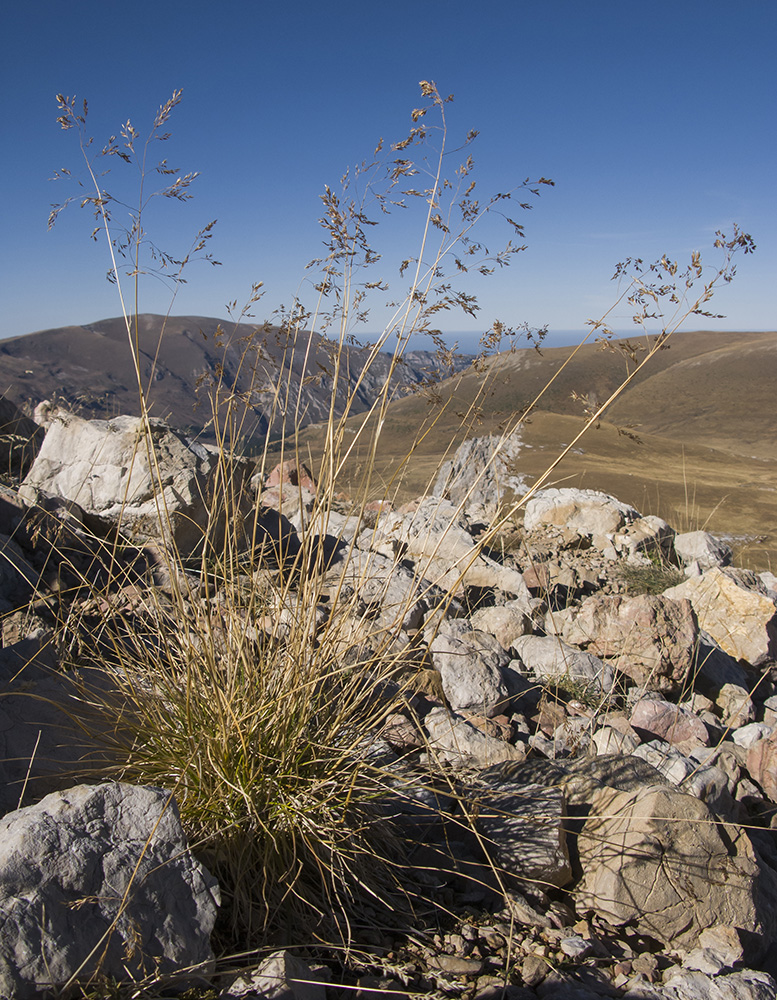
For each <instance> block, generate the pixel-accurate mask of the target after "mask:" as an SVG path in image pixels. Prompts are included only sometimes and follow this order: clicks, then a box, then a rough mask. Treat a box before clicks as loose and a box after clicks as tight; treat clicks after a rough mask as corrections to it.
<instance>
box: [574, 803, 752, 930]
mask: <svg viewBox="0 0 777 1000" xmlns="http://www.w3.org/2000/svg"><path fill="white" fill-rule="evenodd" d="M578 850H579V855H580V862H581V865H582V868H583V872H584V874H583V878H582V881H581V883H580V886H579V889H578V908H581V907H582V908H587V909H591V910H593V911H594V912H596V913H598V914H600V915H601V916H602V917H604V918H605V919H606V920H607V921H609V922H610V923H612V924H615V925H619V924H623V923H627V922H630V921H634V922H635V923H636V925H637V927H638V928H639V930H640V932H641V933H643V934H648V935H650V936H652V937H654V938H657V939H658V940H659V941H663V942H664V943H665V944H671V945H672V946H674V947H681V948H682V947H692V946H694V945H695V943H696V940H697V938H698V935H699V933H700V932H701V931H702V930H704V929H705V928H708V927H712V926H714V925H715V924H720V923H726V924H730V925H731V926H733V927H737V928H739V929H741V930H743V931H746V932H748V933H753V934H757V933H760V932H761V931H762V924H761V915H760V914H759V913H758V911H757V907H756V887H755V883H756V880H757V878H758V867H759V866H758V860H757V857H756V855H755V852H754V850H753V847H752V845H751V844H750V841H749V839H748V837H747V835H746V833H745V830H744V829H742V828H741V827H738V826H735V825H733V824H726V825H725V826H724V825H722V824H719V823H716V822H715V819H714V817H713V815H712V814H711V813H710V812H709V810H708V809H707V807H706V806H705V805H704V804H703V803H702V802H700V801H699V800H698V799H695V798H693V797H692V796H690V795H686V794H684V793H683V792H680V791H678V790H677V789H675V788H671V787H668V786H665V785H661V786H655V785H653V786H647V787H643V788H639V789H637V790H635V791H632V792H617V791H613V790H611V789H602V790H600V791H598V792H597V793H596V794H595V795H594V797H593V802H592V807H591V813H590V816H589V818H588V819H587V820H586V821H585V823H584V824H583V827H582V830H581V832H580V835H579V838H578ZM713 872H714V873H715V877H713V878H711V877H710V874H711V873H713Z"/></svg>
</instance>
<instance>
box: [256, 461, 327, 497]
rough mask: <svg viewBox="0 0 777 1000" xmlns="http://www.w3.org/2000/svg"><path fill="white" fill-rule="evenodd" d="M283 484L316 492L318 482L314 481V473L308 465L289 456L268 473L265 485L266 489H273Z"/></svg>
mask: <svg viewBox="0 0 777 1000" xmlns="http://www.w3.org/2000/svg"><path fill="white" fill-rule="evenodd" d="M281 484H288V485H289V486H294V487H296V488H298V489H299V488H300V487H301V488H302V489H304V490H310V492H311V493H315V492H316V484H315V482H314V481H313V473H312V472H311V471H310V469H308V467H307V466H306V465H303V464H302V463H301V462H298V461H297V460H296V459H295V458H289V459H287V460H286V461H285V462H279V464H278V465H276V466H275V468H274V469H273V470H272V472H271V473H270V474H269V475H268V477H267V479H266V481H265V483H264V485H265V488H266V489H273V488H274V487H276V486H280V485H281Z"/></svg>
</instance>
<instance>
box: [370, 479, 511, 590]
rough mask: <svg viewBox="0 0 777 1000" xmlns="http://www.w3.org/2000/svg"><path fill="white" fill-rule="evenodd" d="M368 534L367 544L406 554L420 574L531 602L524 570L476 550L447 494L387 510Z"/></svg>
mask: <svg viewBox="0 0 777 1000" xmlns="http://www.w3.org/2000/svg"><path fill="white" fill-rule="evenodd" d="M368 534H369V536H370V537H369V541H368V544H369V545H370V547H371V548H373V549H375V550H376V551H378V552H384V553H385V554H387V555H397V554H401V555H403V556H405V555H406V556H407V557H409V558H411V559H413V560H414V561H415V563H416V566H417V568H418V570H419V572H420V574H421V575H423V576H424V577H426V578H427V579H428V580H432V581H433V582H435V583H437V584H439V585H440V586H442V587H444V588H446V589H450V590H452V591H456V592H458V591H460V590H462V589H463V588H464V587H483V588H486V587H492V588H497V589H499V590H502V591H504V592H505V593H508V594H512V595H514V596H515V597H516V598H521V599H522V600H523V601H524V602H525V603H526V606H527V607H528V606H530V594H529V588H528V587H527V586H526V584H525V583H524V580H523V576H522V575H521V574H520V573H519V572H518V571H517V570H515V569H513V568H512V567H510V566H503V565H502V564H501V563H498V562H497V561H496V560H495V559H492V558H490V557H489V556H486V555H484V554H483V553H482V552H480V550H479V549H478V547H477V546H476V544H475V539H474V538H473V536H472V535H471V534H470V531H469V524H468V521H467V519H466V517H465V516H464V515H463V514H462V512H461V511H460V509H459V508H458V507H457V506H456V505H455V504H453V503H451V502H450V501H449V500H445V499H441V498H439V497H428V498H425V499H423V500H421V501H420V502H419V504H418V505H417V507H416V509H415V510H414V511H413V512H412V513H409V514H399V513H396V512H389V513H386V514H384V515H382V516H381V517H380V519H379V521H378V523H377V525H376V526H375V530H374V531H372V532H368ZM359 544H360V545H361V544H362V541H361V538H360V540H359ZM365 544H367V543H365Z"/></svg>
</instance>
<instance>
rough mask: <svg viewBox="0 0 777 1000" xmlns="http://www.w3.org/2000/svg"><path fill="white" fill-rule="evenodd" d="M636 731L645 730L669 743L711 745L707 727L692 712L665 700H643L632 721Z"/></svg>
mask: <svg viewBox="0 0 777 1000" xmlns="http://www.w3.org/2000/svg"><path fill="white" fill-rule="evenodd" d="M630 722H631V725H632V726H633V727H634V729H644V730H647V732H649V733H651V734H653V735H654V736H658V737H659V738H660V739H662V740H666V741H667V743H672V744H675V745H676V744H678V743H683V742H685V741H686V740H691V741H693V742H698V743H701V744H702V746H707V745H708V744H709V733H708V731H707V727H706V726H705V725H704V723H703V722H702V721H701V719H699V718H698V717H697V716H695V715H693V714H692V713H691V712H688V711H687V710H685V709H683V708H680V707H679V705H673V704H671V702H668V701H663V699H658V698H656V699H653V698H642V699H641V700H640V701H638V702H637V704H636V705H635V706H634V710H633V712H632V713H631V719H630Z"/></svg>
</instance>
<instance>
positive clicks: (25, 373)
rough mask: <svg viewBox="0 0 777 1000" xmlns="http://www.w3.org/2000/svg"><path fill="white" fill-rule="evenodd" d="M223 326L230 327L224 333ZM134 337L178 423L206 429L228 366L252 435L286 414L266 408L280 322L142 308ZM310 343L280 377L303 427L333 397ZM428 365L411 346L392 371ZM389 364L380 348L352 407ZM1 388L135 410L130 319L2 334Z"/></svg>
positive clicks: (406, 374) (90, 410)
mask: <svg viewBox="0 0 777 1000" xmlns="http://www.w3.org/2000/svg"><path fill="white" fill-rule="evenodd" d="M163 325H164V335H161V332H162V328H163ZM220 327H222V328H223V329H224V330H227V331H229V333H228V334H225V335H224V336H220V335H218V334H217V331H218V330H219V328H220ZM138 346H139V357H140V368H141V377H142V383H143V387H144V391H146V392H147V393H148V396H147V398H148V403H149V407H150V411H151V413H152V415H154V416H158V417H163V418H165V419H167V420H169V421H170V423H172V424H173V425H175V426H176V427H179V428H182V429H191V430H200V429H202V428H203V426H205V425H207V424H208V421H209V420H210V418H211V406H210V403H209V400H208V392H207V387H208V384H209V382H211V381H212V380H213V379H214V378H217V377H218V375H219V372H223V375H224V383H225V385H226V386H227V387H233V386H234V388H235V390H236V391H237V393H238V394H239V395H240V396H241V398H242V399H247V400H248V401H249V403H250V421H249V424H248V425H246V427H245V433H246V435H247V436H258V437H260V438H262V437H263V436H264V434H265V432H266V431H267V429H268V427H270V426H271V424H272V426H271V429H272V430H273V431H277V430H278V426H279V421H280V418H279V417H276V419H275V420H274V421H271V420H270V417H269V407H270V403H271V400H272V397H273V393H274V391H275V388H276V386H277V384H278V382H279V376H278V372H279V371H280V370H281V364H282V359H283V357H284V350H285V346H286V345H285V344H284V343H282V342H281V338H280V337H279V334H278V331H277V329H274V328H270V329H266V330H264V329H263V330H260V331H258V332H257V328H256V327H255V326H253V325H251V324H239V325H237V326H235V325H234V324H231V323H228V322H226V321H220V320H217V319H213V318H208V317H202V316H176V317H170V318H168V319H167V320H166V321H165V319H164V317H162V316H157V315H151V314H146V315H141V316H140V317H139V329H138ZM306 346H307V335H304V336H303V338H302V343H301V345H300V347H299V348H298V349H297V350H296V352H295V353H294V355H293V360H292V362H291V372H292V375H291V377H290V378H289V377H285V378H284V379H283V380H282V382H283V386H282V387H283V390H284V401H285V404H286V409H287V412H288V413H289V414H291V415H292V416H293V419H294V420H295V422H296V423H297V424H298V425H299V426H304V425H305V424H307V423H310V422H311V421H317V420H322V419H325V417H326V415H327V412H328V407H329V399H330V387H331V379H330V378H329V377H328V375H327V371H328V370H330V369H331V360H330V355H329V351H328V348H327V345H326V343H325V342H324V341H323V339H322V338H321V337H318V336H313V338H312V351H311V353H310V358H309V362H308V366H307V368H306V367H305V347H306ZM364 356H365V352H362V351H359V350H357V349H354V348H349V349H348V357H347V363H345V364H344V366H343V371H344V383H345V384H347V385H349V386H351V387H352V388H353V387H354V386H355V382H356V376H357V374H358V372H359V371H360V370H361V368H362V366H363V359H364ZM429 364H430V356H429V355H427V354H425V352H413V354H412V356H409V357H408V364H407V365H406V366H405V367H404V368H403V369H402V370H400V371H399V373H398V374H397V376H396V379H397V381H398V382H399V381H407V382H413V381H416V380H417V379H419V378H420V377H421V376H422V374H423V373H424V371H425V369H426V368H427V367H428V365H429ZM388 367H389V359H388V357H387V356H385V355H382V356H379V357H378V359H377V360H376V362H375V364H374V366H373V368H372V370H371V372H370V374H369V375H368V377H367V378H365V379H364V380H363V382H362V384H361V385H360V386H359V387H358V388H356V389H355V390H354V391H355V399H354V402H353V406H352V408H353V411H354V412H357V413H358V412H360V411H362V410H364V409H366V408H367V407H368V406H369V405H370V403H371V401H372V399H373V398H374V395H375V392H376V391H377V390H378V389H379V388H380V387H381V386H382V385H383V384H384V382H385V380H386V378H387V376H388ZM286 370H287V369H286ZM0 392H4V393H5V395H6V396H7V397H8V398H9V399H11V400H12V401H13V402H15V403H17V404H20V405H22V406H23V407H24V408H26V409H27V410H29V409H30V408H31V407H34V406H35V405H36V404H37V403H38V402H40V400H42V399H51V398H53V397H58V398H60V399H63V400H64V401H65V402H66V403H67V404H68V405H69V406H71V407H73V408H75V409H76V410H79V411H81V412H83V413H85V414H86V415H89V416H92V417H103V418H104V417H109V416H115V415H116V414H118V413H130V414H134V413H137V412H138V387H137V378H136V375H135V371H134V367H133V365H132V361H131V353H130V350H129V345H128V340H127V331H126V327H125V324H124V320H123V319H121V318H113V319H107V320H100V321H99V322H97V323H91V324H88V325H85V326H70V327H61V328H58V329H53V330H45V331H43V332H41V333H34V334H28V335H26V336H24V337H14V338H11V339H9V340H4V341H1V342H0ZM344 396H345V393H344V394H343V397H344ZM298 402H299V405H297V403H298ZM339 405H340V406H342V403H340V404H339Z"/></svg>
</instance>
